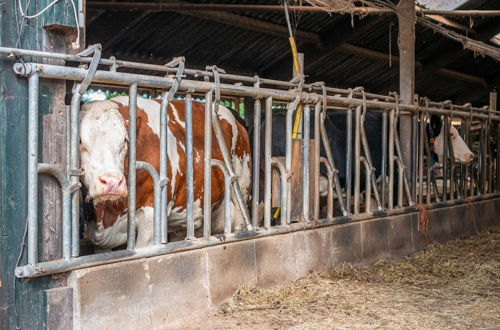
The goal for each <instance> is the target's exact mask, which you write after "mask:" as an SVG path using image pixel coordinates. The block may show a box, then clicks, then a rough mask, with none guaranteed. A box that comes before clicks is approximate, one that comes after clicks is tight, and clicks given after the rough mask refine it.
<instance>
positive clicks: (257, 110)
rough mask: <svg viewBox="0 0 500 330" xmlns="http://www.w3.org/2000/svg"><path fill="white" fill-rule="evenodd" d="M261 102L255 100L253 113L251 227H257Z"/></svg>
mask: <svg viewBox="0 0 500 330" xmlns="http://www.w3.org/2000/svg"><path fill="white" fill-rule="evenodd" d="M261 108H262V106H261V102H260V99H255V102H254V113H253V115H254V116H253V175H252V226H253V227H254V228H257V227H258V225H259V203H260V196H259V195H260V194H259V193H260V191H259V190H260V187H259V182H260V125H261V124H260V119H261V112H262V110H261Z"/></svg>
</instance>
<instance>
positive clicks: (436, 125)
mask: <svg viewBox="0 0 500 330" xmlns="http://www.w3.org/2000/svg"><path fill="white" fill-rule="evenodd" d="M430 126H431V129H432V132H433V133H434V136H438V135H439V133H441V127H442V126H443V123H442V121H441V117H440V116H438V115H432V116H431V123H430Z"/></svg>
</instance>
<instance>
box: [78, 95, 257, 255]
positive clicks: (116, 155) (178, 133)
mask: <svg viewBox="0 0 500 330" xmlns="http://www.w3.org/2000/svg"><path fill="white" fill-rule="evenodd" d="M128 101H129V99H128V97H123V96H119V97H115V98H112V99H110V100H106V101H95V102H90V103H87V104H85V105H84V106H83V107H82V111H81V115H80V156H81V166H82V169H83V170H84V175H83V183H84V184H85V186H86V187H87V188H88V192H89V195H90V197H91V198H92V200H93V205H94V211H95V215H96V219H95V222H90V223H89V224H88V225H87V231H88V233H89V237H90V239H91V241H92V242H93V243H94V244H96V245H98V246H100V247H104V248H112V247H117V246H120V245H122V244H124V243H125V242H126V240H127V198H126V197H127V173H128V170H127V167H128V166H127V165H128V160H127V157H126V156H127V148H128V134H127V132H128V115H129V109H128ZM184 105H185V103H184V101H180V100H179V101H172V102H170V104H169V107H168V117H169V122H168V130H167V135H168V138H167V143H168V146H167V153H168V161H167V162H168V164H167V174H168V179H169V181H168V185H167V191H168V193H167V195H168V206H167V212H168V221H169V223H168V228H169V232H171V233H173V234H180V233H182V232H184V233H185V229H186V197H187V196H186V174H185V173H186V155H185V151H186V147H185V117H184V110H185V108H184ZM192 109H193V158H194V165H193V170H194V201H195V202H194V225H195V229H199V228H200V227H201V226H202V222H203V221H202V214H203V210H202V207H203V177H204V175H203V154H204V152H203V144H204V104H203V103H200V102H193V107H192ZM219 123H220V125H221V128H222V132H223V135H224V138H225V142H226V145H227V147H228V150H229V151H230V153H231V157H232V165H233V168H234V170H235V172H236V174H237V175H238V178H239V179H238V180H239V184H240V187H241V190H242V193H243V195H244V197H245V199H247V198H248V195H249V193H250V185H251V174H250V173H251V156H250V143H249V138H248V134H247V132H246V130H245V129H244V127H243V126H242V125H241V124H240V123H239V122H237V121H236V120H235V118H234V116H233V115H232V113H231V112H230V111H229V110H228V109H227V108H225V107H223V106H220V115H219ZM159 134H160V101H159V100H148V99H143V98H138V99H137V160H138V161H143V162H147V163H150V164H151V165H153V166H154V167H155V169H156V170H157V171H159V165H160V164H159V146H160V138H159ZM212 141H213V147H212V158H213V159H218V160H223V157H222V153H221V150H220V148H219V145H218V143H217V140H216V138H215V135H214V134H213V133H212ZM136 183H137V188H136V189H137V203H136V210H137V211H136V226H137V247H142V246H147V245H150V244H152V243H153V241H152V239H153V211H154V209H153V182H152V179H151V177H150V176H149V175H148V174H147V172H146V171H144V170H138V171H137V180H136ZM223 199H224V176H223V174H222V172H221V171H220V170H219V169H218V168H213V169H212V207H213V210H214V213H213V219H212V232H213V233H221V232H223V218H224V211H223V207H220V206H221V205H222V203H223ZM232 207H233V215H234V216H233V227H234V229H236V230H240V229H242V228H243V217H242V215H241V213H240V211H239V207H238V206H237V205H232Z"/></svg>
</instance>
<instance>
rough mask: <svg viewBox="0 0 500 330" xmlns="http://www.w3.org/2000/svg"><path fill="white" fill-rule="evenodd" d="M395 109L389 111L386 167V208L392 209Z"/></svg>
mask: <svg viewBox="0 0 500 330" xmlns="http://www.w3.org/2000/svg"><path fill="white" fill-rule="evenodd" d="M394 117H395V110H394V109H392V110H391V111H390V112H389V155H388V167H389V193H388V201H387V202H388V203H387V208H388V209H389V210H392V209H393V206H394V133H395V132H394V131H395V129H394V126H395V118H394Z"/></svg>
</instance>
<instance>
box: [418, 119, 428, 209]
mask: <svg viewBox="0 0 500 330" xmlns="http://www.w3.org/2000/svg"><path fill="white" fill-rule="evenodd" d="M419 117H420V122H419V129H418V133H419V134H418V135H419V136H418V158H417V159H418V203H419V204H423V203H424V143H425V141H424V139H425V138H426V132H425V113H424V112H421V113H420V115H419Z"/></svg>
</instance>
